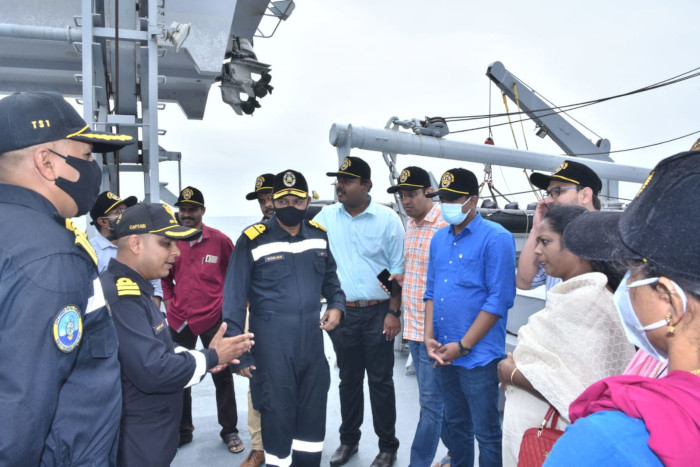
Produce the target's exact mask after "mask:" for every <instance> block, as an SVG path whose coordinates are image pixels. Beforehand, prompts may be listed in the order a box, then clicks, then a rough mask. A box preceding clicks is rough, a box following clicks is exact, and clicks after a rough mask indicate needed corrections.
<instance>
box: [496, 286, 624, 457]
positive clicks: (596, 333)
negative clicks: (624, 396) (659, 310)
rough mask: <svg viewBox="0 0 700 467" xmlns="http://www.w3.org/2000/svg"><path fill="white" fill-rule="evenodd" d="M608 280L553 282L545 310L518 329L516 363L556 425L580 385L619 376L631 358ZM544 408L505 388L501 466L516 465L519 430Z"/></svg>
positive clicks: (563, 419) (535, 423)
mask: <svg viewBox="0 0 700 467" xmlns="http://www.w3.org/2000/svg"><path fill="white" fill-rule="evenodd" d="M606 284H607V278H606V277H605V275H604V274H601V273H599V272H591V273H587V274H582V275H580V276H576V277H574V278H572V279H569V280H567V281H565V282H561V283H559V284H557V285H556V286H555V287H553V288H552V289H550V290H549V292H548V294H547V303H546V305H545V308H544V309H543V310H541V311H538V312H537V313H535V314H533V315H532V316H530V318H529V319H528V322H527V324H526V325H524V326H522V327H521V328H520V330H519V331H518V345H517V347H516V348H515V351H514V352H513V359H514V360H515V364H516V365H517V367H518V370H519V371H520V372H521V373H522V374H523V375H524V376H525V377H526V378H527V379H528V381H530V383H532V385H533V387H534V388H535V389H536V390H537V391H538V392H539V393H540V394H542V395H543V396H544V397H545V398H546V399H547V402H548V403H550V404H552V405H553V406H554V408H556V409H557V411H558V412H559V413H560V415H561V418H560V422H559V425H558V427H559V428H560V429H563V427H565V426H566V425H567V424H569V423H570V422H569V405H570V404H571V402H573V401H574V399H576V398H577V397H578V396H579V395H580V394H581V393H582V392H583V391H584V389H586V388H587V387H588V386H590V385H591V384H592V383H594V382H596V381H598V380H600V379H603V378H606V377H608V376H612V375H619V374H622V373H623V372H624V370H625V368H626V367H627V364H629V362H630V361H631V360H632V357H634V353H635V349H634V347H633V346H632V345H631V344H630V343H629V342H627V338H626V336H625V331H624V330H623V328H622V323H621V322H620V318H619V315H618V313H617V310H616V308H615V303H614V302H613V295H612V293H610V291H608V290H607V289H606V287H605V286H606ZM547 407H548V404H547V403H545V402H543V401H542V400H540V399H538V398H537V397H535V396H533V395H531V394H530V393H528V392H526V391H524V390H522V389H519V388H513V387H509V389H508V390H507V391H506V406H505V410H504V416H503V463H504V465H506V466H507V465H516V464H517V459H518V451H519V450H520V441H521V440H522V436H523V433H525V430H527V429H528V428H532V427H535V426H538V425H539V424H540V423H541V422H542V419H543V418H544V415H545V412H546V411H547Z"/></svg>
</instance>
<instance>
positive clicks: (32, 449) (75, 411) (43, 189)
mask: <svg viewBox="0 0 700 467" xmlns="http://www.w3.org/2000/svg"><path fill="white" fill-rule="evenodd" d="M132 142H133V139H132V138H131V137H130V136H126V135H117V134H112V133H102V132H96V131H92V130H91V129H90V127H89V126H88V125H87V123H86V122H85V121H84V120H83V119H82V118H81V117H80V115H79V114H78V112H76V110H75V109H74V108H73V107H72V106H71V105H70V104H69V103H68V102H66V100H65V99H64V98H63V96H61V95H60V94H57V93H55V92H27V93H17V94H12V95H11V96H8V97H5V98H4V99H2V100H1V101H0V214H1V215H2V219H3V222H2V223H0V238H2V244H1V245H0V278H2V280H1V281H0V355H2V365H0V381H2V383H1V386H2V389H1V390H0V465H3V466H7V465H20V466H25V465H114V464H115V462H116V454H117V450H116V446H117V437H118V435H119V417H120V414H121V392H120V390H119V362H118V361H117V337H116V333H115V331H114V325H113V324H112V320H111V318H110V316H109V313H108V311H107V308H106V307H105V306H104V296H103V294H102V289H101V288H100V282H99V280H97V256H96V254H95V251H94V250H93V248H92V247H91V246H90V243H89V242H88V239H87V237H86V236H85V234H84V233H83V232H82V231H81V230H80V229H78V228H77V227H76V226H75V225H74V224H73V222H72V221H71V220H70V218H71V217H76V216H82V215H83V214H86V213H87V212H88V210H89V209H90V207H92V205H93V204H94V202H95V199H97V194H98V193H99V191H100V182H101V180H102V172H101V170H100V166H99V165H98V163H97V162H96V161H95V160H94V159H93V157H92V154H91V153H92V152H93V151H94V152H112V151H115V150H117V149H119V148H121V147H124V146H125V145H127V144H130V143H132ZM86 394H89V396H90V397H86Z"/></svg>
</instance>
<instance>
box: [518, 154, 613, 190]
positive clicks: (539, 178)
mask: <svg viewBox="0 0 700 467" xmlns="http://www.w3.org/2000/svg"><path fill="white" fill-rule="evenodd" d="M530 181H531V182H532V184H533V185H535V186H536V187H537V188H539V189H540V190H546V189H547V188H549V184H550V183H551V182H553V181H555V182H565V183H573V184H574V185H579V186H582V187H588V188H590V189H591V190H593V192H594V193H596V194H598V193H600V190H601V189H602V188H603V182H601V181H600V178H599V177H598V175H597V174H596V173H595V172H593V170H591V168H590V167H588V166H586V165H583V164H581V163H580V162H574V161H568V160H567V161H564V162H563V163H562V164H561V165H560V166H559V167H557V170H555V171H554V173H553V174H552V175H545V174H542V173H538V172H534V173H533V174H531V175H530Z"/></svg>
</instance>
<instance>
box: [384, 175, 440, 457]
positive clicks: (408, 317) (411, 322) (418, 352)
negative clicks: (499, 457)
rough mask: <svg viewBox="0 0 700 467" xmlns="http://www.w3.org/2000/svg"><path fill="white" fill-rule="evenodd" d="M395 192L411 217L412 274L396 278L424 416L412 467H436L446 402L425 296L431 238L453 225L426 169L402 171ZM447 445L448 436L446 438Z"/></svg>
mask: <svg viewBox="0 0 700 467" xmlns="http://www.w3.org/2000/svg"><path fill="white" fill-rule="evenodd" d="M386 191H387V192H389V193H396V192H397V191H398V193H399V194H398V196H399V199H400V200H401V205H402V206H403V209H404V211H405V212H406V215H408V216H409V220H408V224H407V225H406V236H405V237H404V247H403V251H404V255H405V257H406V271H405V273H404V274H403V275H400V274H394V275H392V276H391V277H390V278H391V279H397V280H398V282H399V283H401V281H403V289H402V292H401V303H402V307H403V316H404V318H403V325H404V327H403V338H404V339H406V341H408V347H409V349H410V351H411V358H412V359H413V366H414V367H415V369H416V379H417V380H418V394H419V402H420V418H419V419H418V426H417V427H416V434H415V436H414V438H413V444H412V445H411V465H431V464H432V462H433V458H434V457H435V451H436V449H437V446H438V441H439V439H440V434H441V431H442V429H443V428H442V426H443V423H442V419H443V416H442V415H443V405H444V404H443V400H442V394H441V393H440V391H439V390H438V387H437V384H436V382H435V374H434V372H435V369H434V368H433V362H432V361H431V360H430V359H429V358H428V353H427V351H426V349H425V345H424V344H423V322H424V320H425V313H424V312H423V293H424V292H425V278H426V274H427V271H428V256H429V254H430V240H431V239H432V238H433V234H435V232H437V231H438V230H439V229H441V228H442V227H444V226H446V225H447V223H446V222H445V221H444V220H442V216H441V213H440V203H433V201H432V199H430V198H428V197H426V196H425V195H426V194H427V193H432V192H433V191H434V190H433V188H432V186H431V184H430V176H429V175H428V172H426V171H425V170H423V169H421V168H420V167H406V168H405V169H403V170H402V171H401V175H400V176H399V180H398V184H397V185H395V186H392V187H389V188H388V189H387V190H386ZM442 438H443V444H445V446H447V437H446V436H443V437H442Z"/></svg>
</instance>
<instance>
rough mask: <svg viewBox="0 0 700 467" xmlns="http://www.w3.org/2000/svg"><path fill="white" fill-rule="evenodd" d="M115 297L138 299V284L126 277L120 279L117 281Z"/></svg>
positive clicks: (139, 292) (139, 291)
mask: <svg viewBox="0 0 700 467" xmlns="http://www.w3.org/2000/svg"><path fill="white" fill-rule="evenodd" d="M117 295H119V296H120V297H124V296H132V297H138V296H140V295H141V290H140V289H139V286H138V284H137V283H136V282H134V281H132V280H131V279H129V278H128V277H120V278H119V279H117Z"/></svg>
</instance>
